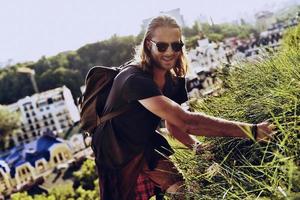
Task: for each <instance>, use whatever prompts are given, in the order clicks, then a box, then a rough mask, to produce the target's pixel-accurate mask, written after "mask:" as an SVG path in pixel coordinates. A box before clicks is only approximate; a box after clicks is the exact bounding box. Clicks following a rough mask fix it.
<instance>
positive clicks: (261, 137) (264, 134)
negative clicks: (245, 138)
mask: <svg viewBox="0 0 300 200" xmlns="http://www.w3.org/2000/svg"><path fill="white" fill-rule="evenodd" d="M275 128H276V127H275V125H274V124H270V123H269V122H262V123H259V124H257V138H256V140H257V141H258V142H261V141H262V142H267V141H269V140H270V139H272V138H273V135H274V134H275V131H274V130H275Z"/></svg>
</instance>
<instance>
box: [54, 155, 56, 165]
mask: <svg viewBox="0 0 300 200" xmlns="http://www.w3.org/2000/svg"><path fill="white" fill-rule="evenodd" d="M54 163H55V164H56V163H57V158H56V156H55V157H54Z"/></svg>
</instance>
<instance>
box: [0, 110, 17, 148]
mask: <svg viewBox="0 0 300 200" xmlns="http://www.w3.org/2000/svg"><path fill="white" fill-rule="evenodd" d="M19 128H20V116H19V114H18V113H12V112H10V111H9V110H8V108H7V107H5V106H1V105H0V144H1V145H0V146H1V147H0V148H4V149H5V148H7V147H8V146H9V141H7V139H6V138H7V136H8V135H10V134H11V135H12V134H15V132H16V131H18V130H19Z"/></svg>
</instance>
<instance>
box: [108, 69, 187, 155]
mask: <svg viewBox="0 0 300 200" xmlns="http://www.w3.org/2000/svg"><path fill="white" fill-rule="evenodd" d="M159 95H165V96H166V97H168V98H170V99H172V100H173V101H175V102H177V103H178V104H181V103H183V102H185V101H187V93H186V88H185V79H184V78H178V77H172V76H171V74H167V75H166V83H165V86H164V88H163V91H160V89H159V88H158V86H157V85H156V83H155V82H154V81H153V77H152V75H151V74H149V73H147V72H145V71H143V70H142V69H140V68H138V67H134V66H131V67H128V68H126V69H124V70H123V71H121V72H120V73H119V74H118V75H117V76H116V77H115V80H114V83H113V86H112V89H111V93H110V95H109V97H108V104H107V105H106V106H105V109H104V112H105V113H108V112H111V111H116V110H118V109H120V108H121V107H123V106H126V105H128V104H129V106H130V108H129V110H128V111H126V112H125V113H123V114H121V115H119V116H117V117H115V118H113V119H112V127H113V128H114V131H115V133H116V136H117V140H118V142H119V144H120V145H121V146H122V148H126V151H127V152H130V153H132V154H133V155H134V154H135V155H137V154H138V153H140V152H141V151H145V152H151V149H152V148H153V145H155V144H153V135H154V134H157V133H155V130H156V128H157V126H158V124H159V122H160V120H161V119H160V118H159V117H158V116H156V115H154V114H153V113H151V112H150V111H148V110H147V109H146V108H145V107H144V106H143V105H142V104H140V103H139V101H138V100H141V99H146V98H149V97H154V96H159ZM149 149H150V150H149Z"/></svg>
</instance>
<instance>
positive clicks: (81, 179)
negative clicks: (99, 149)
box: [74, 159, 97, 190]
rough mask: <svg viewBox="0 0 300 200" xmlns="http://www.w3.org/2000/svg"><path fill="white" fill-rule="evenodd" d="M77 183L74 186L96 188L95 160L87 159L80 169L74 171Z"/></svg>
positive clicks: (88, 188) (87, 188)
mask: <svg viewBox="0 0 300 200" xmlns="http://www.w3.org/2000/svg"><path fill="white" fill-rule="evenodd" d="M74 176H75V183H74V187H75V188H76V187H77V185H80V186H82V188H83V189H86V190H94V189H95V185H94V181H95V180H96V179H97V174H96V173H95V161H93V160H89V159H88V160H86V161H85V162H84V163H83V165H82V166H81V168H80V170H78V171H76V172H74Z"/></svg>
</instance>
